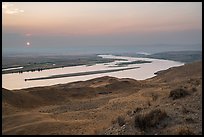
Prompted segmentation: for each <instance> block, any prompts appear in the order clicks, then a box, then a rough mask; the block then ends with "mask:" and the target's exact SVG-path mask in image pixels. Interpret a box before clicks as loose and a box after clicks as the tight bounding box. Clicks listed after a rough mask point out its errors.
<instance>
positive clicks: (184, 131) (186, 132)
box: [177, 127, 194, 135]
mask: <svg viewBox="0 0 204 137" xmlns="http://www.w3.org/2000/svg"><path fill="white" fill-rule="evenodd" d="M177 132H178V135H194V133H193V132H192V131H191V130H190V129H189V128H188V127H180V128H179V129H178V130H177Z"/></svg>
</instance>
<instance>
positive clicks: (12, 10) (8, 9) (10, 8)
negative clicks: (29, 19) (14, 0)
mask: <svg viewBox="0 0 204 137" xmlns="http://www.w3.org/2000/svg"><path fill="white" fill-rule="evenodd" d="M2 11H3V13H5V14H10V15H16V14H19V13H23V12H24V10H22V9H18V8H16V7H15V6H14V5H13V4H11V3H3V4H2Z"/></svg>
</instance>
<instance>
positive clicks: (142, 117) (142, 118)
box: [135, 109, 167, 130]
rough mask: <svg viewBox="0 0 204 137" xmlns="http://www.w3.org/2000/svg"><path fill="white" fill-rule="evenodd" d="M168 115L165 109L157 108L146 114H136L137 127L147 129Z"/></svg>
mask: <svg viewBox="0 0 204 137" xmlns="http://www.w3.org/2000/svg"><path fill="white" fill-rule="evenodd" d="M166 117H167V114H166V112H165V111H161V110H160V109H155V110H152V111H150V112H149V113H146V114H139V115H136V116H135V127H139V128H140V129H141V130H145V129H147V128H150V127H155V126H156V125H158V124H159V122H160V121H161V120H163V119H164V118H166Z"/></svg>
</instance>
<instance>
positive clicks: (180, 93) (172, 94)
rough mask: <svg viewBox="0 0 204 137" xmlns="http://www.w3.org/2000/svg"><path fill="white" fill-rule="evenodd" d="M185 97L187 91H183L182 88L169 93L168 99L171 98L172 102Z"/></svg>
mask: <svg viewBox="0 0 204 137" xmlns="http://www.w3.org/2000/svg"><path fill="white" fill-rule="evenodd" d="M186 95H189V93H188V91H187V90H184V89H182V88H178V89H174V90H172V91H171V92H170V94H169V97H172V98H173V100H175V99H179V98H182V97H185V96H186Z"/></svg>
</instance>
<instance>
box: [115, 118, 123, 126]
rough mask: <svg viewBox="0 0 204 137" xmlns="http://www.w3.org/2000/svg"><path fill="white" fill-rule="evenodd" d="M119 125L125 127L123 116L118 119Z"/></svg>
mask: <svg viewBox="0 0 204 137" xmlns="http://www.w3.org/2000/svg"><path fill="white" fill-rule="evenodd" d="M117 123H118V125H119V126H123V125H124V124H125V118H124V117H122V116H119V117H118V118H117Z"/></svg>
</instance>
